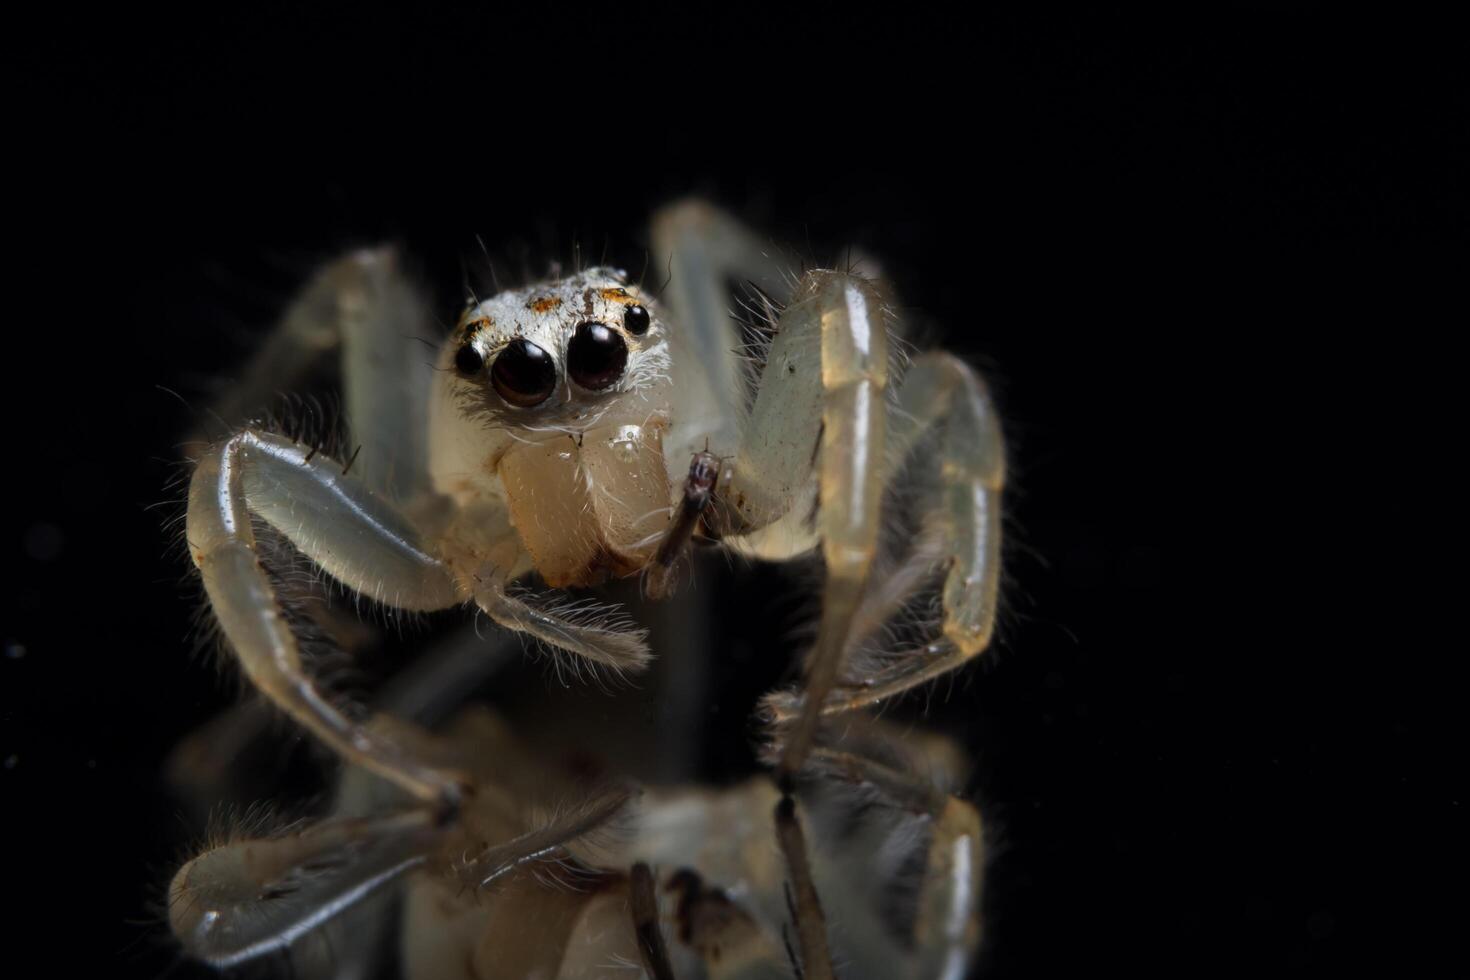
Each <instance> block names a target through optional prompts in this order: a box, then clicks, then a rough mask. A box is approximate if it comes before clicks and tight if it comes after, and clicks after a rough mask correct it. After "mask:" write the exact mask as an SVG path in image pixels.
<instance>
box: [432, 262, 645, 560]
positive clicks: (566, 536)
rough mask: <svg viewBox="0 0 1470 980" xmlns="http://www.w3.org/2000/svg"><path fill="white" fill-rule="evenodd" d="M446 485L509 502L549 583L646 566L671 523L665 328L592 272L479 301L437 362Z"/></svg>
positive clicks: (639, 301) (638, 296) (630, 290)
mask: <svg viewBox="0 0 1470 980" xmlns="http://www.w3.org/2000/svg"><path fill="white" fill-rule="evenodd" d="M438 367H439V381H438V391H437V392H436V395H435V398H434V404H433V406H432V408H431V424H430V445H431V454H432V466H433V470H434V479H435V483H436V485H437V486H438V487H439V489H440V490H441V491H442V492H445V493H448V494H449V495H451V496H453V497H455V498H456V499H458V500H459V501H460V502H461V504H462V505H464V504H471V503H472V502H473V500H474V499H475V498H477V497H487V496H490V497H498V498H501V499H504V500H505V501H506V502H507V503H508V504H509V510H510V516H511V521H512V523H513V524H514V525H515V527H516V530H517V532H518V534H519V537H520V539H521V542H522V545H523V547H524V548H525V551H526V552H527V553H528V554H529V555H530V557H531V560H532V562H533V563H534V564H535V566H536V568H537V569H538V570H539V571H540V572H541V573H542V575H543V576H544V577H545V578H546V579H547V581H549V582H551V583H553V584H581V583H584V582H587V581H593V580H596V579H597V578H598V577H600V576H602V575H605V574H606V573H608V572H609V571H614V572H617V573H620V574H621V573H626V572H627V571H628V570H630V569H632V568H636V567H639V566H640V565H641V562H642V561H645V560H646V558H647V554H646V552H648V550H649V549H650V548H651V547H652V543H654V542H656V540H657V537H658V535H659V534H660V533H661V532H662V530H663V528H664V526H665V524H666V522H667V518H668V513H669V507H670V494H671V487H670V481H669V478H668V474H667V472H666V469H665V462H664V456H663V444H662V437H663V432H664V430H665V429H666V428H667V427H668V424H669V417H668V416H669V409H668V390H669V384H670V357H669V344H668V337H667V327H666V325H665V324H664V323H663V322H662V320H661V319H660V317H659V315H658V312H657V310H656V309H655V307H654V306H653V304H652V302H651V300H649V299H648V298H647V297H645V296H644V295H643V294H642V293H641V292H640V291H639V290H638V289H637V288H636V287H634V286H630V285H628V284H627V282H626V280H625V278H624V276H623V274H622V273H620V272H618V271H617V270H613V269H607V268H594V269H589V270H587V271H585V272H582V273H580V274H578V275H575V276H572V277H570V278H567V279H561V280H557V281H555V282H549V283H542V284H538V285H534V286H530V287H527V288H525V289H518V290H514V291H511V292H506V293H501V294H500V295H498V296H495V297H493V298H491V299H487V300H485V301H483V302H479V303H475V304H474V305H472V306H471V307H470V308H469V309H467V310H466V311H465V313H464V314H463V316H461V317H460V322H459V325H458V326H457V327H456V329H455V331H454V334H453V335H452V336H451V337H450V339H449V342H448V343H447V344H446V345H445V348H444V350H443V351H442V353H441V354H440V357H439V363H438Z"/></svg>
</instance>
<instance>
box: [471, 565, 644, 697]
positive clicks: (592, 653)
mask: <svg viewBox="0 0 1470 980" xmlns="http://www.w3.org/2000/svg"><path fill="white" fill-rule="evenodd" d="M505 586H506V583H505V582H504V580H503V579H501V578H499V577H495V576H489V577H487V578H485V579H484V580H483V581H482V583H481V585H480V586H479V588H477V589H476V590H475V602H476V604H478V605H479V607H480V609H481V611H483V612H484V613H485V615H487V616H489V617H490V618H491V619H493V620H495V622H497V623H499V624H500V625H501V626H504V627H506V628H507V629H512V630H515V631H517V632H520V633H525V634H527V635H528V636H534V637H535V638H536V639H538V640H541V641H542V642H544V643H549V644H550V645H552V646H554V647H557V648H558V649H561V650H568V651H570V652H572V653H575V654H577V655H578V656H581V657H584V658H586V659H587V660H589V661H591V662H592V663H594V664H597V665H599V666H601V667H606V668H608V669H609V670H611V671H612V672H613V673H615V674H622V673H635V672H637V671H640V670H643V669H644V668H645V667H647V666H648V662H649V660H651V659H652V656H653V655H652V653H650V652H649V649H648V641H647V631H646V630H643V629H638V628H635V627H633V626H632V625H631V624H629V623H628V622H626V620H624V619H623V618H622V617H621V616H620V615H619V614H617V613H616V612H615V611H614V610H611V609H608V608H607V607H594V608H591V609H585V608H584V609H578V608H577V607H574V606H573V607H564V608H563V609H560V610H559V609H555V608H550V609H543V608H541V607H538V606H533V605H531V604H530V603H528V602H526V601H524V600H522V599H520V598H519V597H517V596H513V595H511V594H510V593H509V592H507V591H506V587H505Z"/></svg>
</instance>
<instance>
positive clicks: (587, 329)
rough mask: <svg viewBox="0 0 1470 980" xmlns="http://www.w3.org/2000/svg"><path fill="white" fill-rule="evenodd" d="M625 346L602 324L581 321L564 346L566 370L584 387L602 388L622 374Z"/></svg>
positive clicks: (626, 358)
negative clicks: (569, 340)
mask: <svg viewBox="0 0 1470 980" xmlns="http://www.w3.org/2000/svg"><path fill="white" fill-rule="evenodd" d="M627 364H628V345H627V344H625V343H624V342H623V335H622V334H620V333H618V332H617V331H616V330H614V329H612V328H611V327H609V326H607V325H606V324H604V323H593V322H588V323H584V324H582V325H581V326H579V327H578V328H577V332H576V333H574V334H572V342H571V343H570V344H568V345H567V373H568V374H570V375H571V376H572V380H573V381H575V382H577V384H579V385H581V386H582V387H583V388H590V389H591V390H593V391H601V390H602V389H604V388H607V387H609V386H611V385H612V384H614V383H615V382H616V381H617V380H618V379H619V378H621V377H622V376H623V368H624V367H626V366H627Z"/></svg>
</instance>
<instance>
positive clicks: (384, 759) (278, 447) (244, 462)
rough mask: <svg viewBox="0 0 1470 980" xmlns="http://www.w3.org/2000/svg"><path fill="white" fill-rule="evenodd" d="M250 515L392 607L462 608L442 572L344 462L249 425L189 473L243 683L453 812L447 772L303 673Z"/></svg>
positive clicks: (215, 594)
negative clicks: (343, 706) (355, 717)
mask: <svg viewBox="0 0 1470 980" xmlns="http://www.w3.org/2000/svg"><path fill="white" fill-rule="evenodd" d="M252 515H256V516H258V517H260V518H261V519H263V520H265V521H266V522H267V523H269V524H271V525H272V526H273V527H275V528H276V529H277V530H278V531H280V532H281V533H282V534H283V535H285V536H286V537H287V538H288V539H289V540H290V541H291V543H292V544H294V545H295V546H296V547H297V548H299V549H300V550H301V551H302V552H304V553H305V554H306V555H307V557H309V558H311V559H312V560H313V561H315V562H316V563H317V564H318V565H320V566H321V567H322V568H323V569H324V570H325V571H326V572H327V573H328V574H330V575H331V576H333V577H334V578H336V579H337V580H338V581H340V582H342V583H343V584H344V585H346V586H348V587H349V588H352V589H355V590H357V591H359V592H362V593H364V594H366V595H368V596H370V597H372V598H374V599H376V600H378V601H380V602H383V603H385V604H387V605H390V606H394V607H396V608H399V609H406V610H415V611H428V610H433V609H442V608H445V607H448V606H451V605H454V604H455V603H457V602H460V601H461V600H462V598H463V597H462V595H461V593H460V588H459V585H458V583H457V582H456V581H455V578H454V576H453V575H452V574H451V573H450V571H449V569H448V567H447V566H446V565H445V564H444V563H443V562H441V561H440V560H439V559H438V558H437V557H435V556H433V555H431V554H430V553H429V552H428V550H427V549H426V547H425V546H424V544H423V543H422V542H421V541H420V540H419V535H418V533H417V531H416V530H415V529H414V528H413V527H412V525H410V524H409V523H408V521H407V520H406V519H405V518H404V517H403V516H402V515H401V514H400V513H398V512H397V510H395V509H394V508H393V507H392V506H390V505H389V504H387V503H385V502H384V501H383V500H382V499H381V498H379V497H377V496H376V495H374V494H373V493H372V492H371V491H369V490H368V489H367V488H366V487H365V486H364V485H363V484H362V482H361V481H359V480H358V479H356V478H355V477H353V476H350V475H348V473H347V472H346V471H345V468H344V467H343V465H342V464H341V463H339V462H337V461H336V460H333V459H329V458H328V457H326V456H325V455H323V454H320V453H317V452H316V451H315V450H309V449H307V448H305V447H303V446H299V445H297V444H295V443H294V442H292V441H291V440H290V439H287V438H285V437H284V436H279V435H275V434H273V433H269V432H264V431H261V430H258V429H246V430H244V431H242V432H239V433H237V434H236V435H235V436H233V437H231V438H230V439H229V440H228V441H227V442H225V443H224V444H223V445H221V446H218V447H215V448H212V449H211V450H209V451H208V452H207V453H206V454H205V455H204V457H203V458H202V459H201V460H200V461H199V464H198V466H197V467H196V468H195V470H194V476H193V479H192V481H191V483H190V485H189V510H188V522H187V531H186V535H187V539H188V545H189V553H190V555H191V556H192V557H193V559H194V564H195V566H196V567H198V569H199V574H200V577H201V578H202V579H203V582H204V590H205V593H206V594H207V595H208V597H209V602H210V605H211V607H212V608H213V610H214V614H215V616H216V617H217V618H218V620H219V624H220V627H221V629H222V630H223V632H224V636H225V639H226V640H227V641H228V643H229V645H230V646H231V648H232V649H233V650H234V652H235V655H236V656H237V657H238V658H239V661H240V666H241V667H242V668H243V669H244V671H245V674H246V676H247V677H249V678H250V681H251V683H253V684H254V685H255V686H256V688H258V689H259V690H260V691H261V693H263V694H264V695H265V696H266V697H267V698H269V699H270V700H271V701H272V702H273V703H274V704H275V705H277V706H278V707H279V708H281V709H282V710H283V711H285V712H286V714H288V715H289V716H290V717H291V718H292V719H293V720H294V721H296V722H297V723H299V724H300V725H302V726H303V727H305V728H306V729H307V730H308V731H310V732H312V733H313V734H314V735H316V736H317V737H318V738H320V739H321V740H322V741H323V742H325V743H326V744H327V745H328V746H329V747H330V748H331V749H332V750H333V751H334V752H336V753H337V754H338V755H340V756H342V757H343V758H344V759H346V760H348V761H349V762H352V763H355V764H357V765H360V766H362V767H364V768H366V769H369V770H371V771H373V772H375V773H377V774H378V775H380V776H382V777H384V778H385V779H388V780H389V781H391V782H393V783H395V784H397V785H398V786H400V787H402V788H403V789H404V790H406V791H408V792H409V793H411V794H413V795H414V796H416V797H418V798H419V799H422V800H425V801H428V802H432V803H436V804H439V805H443V806H448V805H452V803H453V802H454V801H455V800H456V799H457V797H458V786H457V784H456V782H455V781H454V780H453V779H452V778H451V777H450V776H448V775H447V774H445V773H443V772H440V771H437V770H434V769H431V768H428V767H426V766H423V765H420V764H419V763H417V762H416V761H414V760H413V759H411V758H409V757H408V756H407V755H406V754H405V753H404V752H403V751H402V750H401V749H400V748H399V747H398V745H397V744H396V743H394V742H393V741H391V740H389V739H387V738H384V737H383V736H382V735H380V734H379V733H377V732H376V731H375V730H374V729H373V728H371V727H369V726H365V725H361V724H358V723H356V722H353V721H352V720H350V719H349V718H347V717H346V716H345V715H344V714H343V713H342V712H341V711H340V710H339V709H338V708H337V707H335V706H334V705H332V704H331V703H330V702H329V701H327V699H326V698H324V697H323V696H322V694H321V692H320V691H319V690H318V689H317V688H316V686H315V685H313V684H312V682H311V680H310V679H309V678H308V677H307V676H306V674H305V671H304V669H303V667H302V663H301V651H300V648H299V646H298V644H297V642H296V637H295V635H294V634H293V633H292V631H291V627H290V625H289V624H288V623H287V621H286V619H285V616H284V614H283V613H282V610H281V607H280V603H279V601H278V600H277V598H276V595H275V591H274V589H273V588H272V587H271V583H270V580H269V578H268V577H267V575H266V572H265V569H264V567H263V566H262V565H261V563H260V560H259V557H258V556H257V554H256V546H255V534H254V532H253V530H252V529H251V516H252Z"/></svg>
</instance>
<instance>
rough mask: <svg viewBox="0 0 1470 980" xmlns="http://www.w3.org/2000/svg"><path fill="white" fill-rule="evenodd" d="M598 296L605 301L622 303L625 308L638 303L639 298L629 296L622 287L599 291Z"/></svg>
mask: <svg viewBox="0 0 1470 980" xmlns="http://www.w3.org/2000/svg"><path fill="white" fill-rule="evenodd" d="M598 295H599V296H601V297H602V298H603V299H605V300H610V301H611V302H614V303H622V304H623V305H624V306H632V305H634V304H635V303H637V302H638V297H636V296H629V295H628V291H627V290H626V289H623V288H621V287H616V288H609V289H601V290H598Z"/></svg>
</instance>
